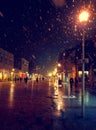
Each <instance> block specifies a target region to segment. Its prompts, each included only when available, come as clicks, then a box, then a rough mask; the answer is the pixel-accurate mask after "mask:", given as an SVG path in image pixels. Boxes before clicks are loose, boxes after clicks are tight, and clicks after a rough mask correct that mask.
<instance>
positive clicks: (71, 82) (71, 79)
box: [70, 78, 74, 93]
mask: <svg viewBox="0 0 96 130" xmlns="http://www.w3.org/2000/svg"><path fill="white" fill-rule="evenodd" d="M73 83H74V80H73V78H70V90H71V93H72V87H73Z"/></svg>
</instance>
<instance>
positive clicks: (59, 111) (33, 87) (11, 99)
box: [0, 81, 96, 130]
mask: <svg viewBox="0 0 96 130" xmlns="http://www.w3.org/2000/svg"><path fill="white" fill-rule="evenodd" d="M66 89H67V87H66V86H65V87H61V88H58V89H57V87H54V85H53V84H52V83H49V82H48V81H39V82H38V83H36V82H33V81H29V82H28V84H25V83H24V82H22V83H20V82H16V83H15V82H6V83H4V82H0V130H71V129H73V130H75V129H76V130H77V128H78V126H79V128H80V129H82V130H83V129H84V130H86V129H88V128H89V130H95V128H96V119H95V120H94V121H93V122H92V123H91V124H90V125H89V122H90V120H91V118H90V119H87V120H83V121H82V120H81V119H80V120H79V122H76V120H77V119H78V117H79V115H80V112H81V90H80V89H79V91H77V90H76V89H75V88H73V92H72V94H73V95H75V96H76V99H75V98H74V99H71V98H70V99H67V98H66V97H65V98H62V97H63V96H65V95H68V94H69V92H68V89H67V91H66ZM89 97H91V98H90V99H89ZM85 99H86V107H88V109H87V111H88V112H90V110H91V108H92V109H93V110H92V112H93V113H92V112H90V113H91V115H90V117H91V116H93V115H94V114H95V113H96V97H95V96H93V95H90V94H89V93H88V92H87V93H86V97H85ZM91 102H92V104H91ZM92 114H93V115H92ZM74 115H75V117H76V118H74ZM66 117H67V118H66ZM92 128H93V129H92Z"/></svg>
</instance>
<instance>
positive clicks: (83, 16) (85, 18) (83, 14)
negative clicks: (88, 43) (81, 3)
mask: <svg viewBox="0 0 96 130" xmlns="http://www.w3.org/2000/svg"><path fill="white" fill-rule="evenodd" d="M88 18H89V13H88V12H87V11H85V10H84V11H82V12H81V13H80V15H79V21H80V22H81V23H83V24H86V22H87V21H88ZM84 26H85V25H84ZM84 71H85V30H84V27H83V35H82V117H85V73H84Z"/></svg>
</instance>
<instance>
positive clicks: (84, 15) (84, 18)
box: [79, 10, 89, 22]
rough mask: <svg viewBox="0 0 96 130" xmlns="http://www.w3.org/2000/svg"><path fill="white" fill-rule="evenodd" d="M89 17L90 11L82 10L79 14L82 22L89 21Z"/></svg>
mask: <svg viewBox="0 0 96 130" xmlns="http://www.w3.org/2000/svg"><path fill="white" fill-rule="evenodd" d="M88 18H89V13H88V12H87V11H85V10H84V11H82V12H81V13H80V15H79V21H80V22H87V21H88Z"/></svg>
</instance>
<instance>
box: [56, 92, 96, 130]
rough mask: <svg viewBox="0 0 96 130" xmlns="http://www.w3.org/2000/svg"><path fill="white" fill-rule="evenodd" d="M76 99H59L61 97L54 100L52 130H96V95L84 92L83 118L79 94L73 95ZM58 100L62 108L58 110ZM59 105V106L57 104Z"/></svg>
mask: <svg viewBox="0 0 96 130" xmlns="http://www.w3.org/2000/svg"><path fill="white" fill-rule="evenodd" d="M74 94H75V96H76V98H65V99H61V97H62V96H61V95H60V96H59V95H58V97H57V98H56V99H54V103H55V106H56V107H55V113H54V130H96V95H92V94H91V93H90V92H88V91H87V90H86V93H85V117H82V114H81V113H82V101H81V95H80V94H81V93H80V92H75V93H74ZM60 99H61V100H63V103H64V104H63V107H62V108H59V109H60V110H58V104H59V103H60ZM59 105H60V104H59Z"/></svg>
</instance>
